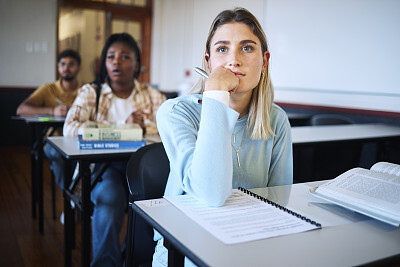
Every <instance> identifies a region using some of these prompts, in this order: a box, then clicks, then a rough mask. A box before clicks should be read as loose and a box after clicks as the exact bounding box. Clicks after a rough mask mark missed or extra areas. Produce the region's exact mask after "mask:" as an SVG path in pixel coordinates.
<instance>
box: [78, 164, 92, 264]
mask: <svg viewBox="0 0 400 267" xmlns="http://www.w3.org/2000/svg"><path fill="white" fill-rule="evenodd" d="M79 173H80V174H81V177H82V178H81V179H82V217H83V218H82V219H83V221H82V266H89V265H90V239H91V237H90V236H91V234H90V232H91V227H90V225H91V223H90V215H91V202H90V180H91V177H90V176H91V175H90V169H89V162H86V161H83V160H82V161H80V162H79Z"/></svg>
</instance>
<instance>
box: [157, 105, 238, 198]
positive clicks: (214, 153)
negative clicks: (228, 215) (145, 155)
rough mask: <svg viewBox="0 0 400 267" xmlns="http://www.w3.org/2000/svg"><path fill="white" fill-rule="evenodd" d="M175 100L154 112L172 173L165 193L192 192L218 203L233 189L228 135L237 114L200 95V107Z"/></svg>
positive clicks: (230, 132)
mask: <svg viewBox="0 0 400 267" xmlns="http://www.w3.org/2000/svg"><path fill="white" fill-rule="evenodd" d="M193 105H200V104H197V103H194V102H193V103H188V102H184V101H179V100H174V101H167V102H165V104H163V105H162V106H161V108H160V110H159V112H158V113H157V126H158V130H159V132H160V136H161V139H162V141H163V144H164V147H165V149H166V152H167V154H168V157H169V160H170V166H171V173H170V176H169V179H168V183H167V187H166V191H165V194H166V195H172V194H182V193H184V192H185V193H187V194H191V195H193V196H194V197H195V198H197V199H198V200H199V201H201V202H203V203H205V204H206V205H209V206H221V205H223V204H224V202H225V200H226V199H227V198H228V197H229V196H230V194H231V192H232V172H233V171H232V159H231V144H230V141H231V134H232V131H233V128H234V126H235V123H236V121H237V118H238V113H237V112H236V111H234V110H232V109H230V108H229V107H227V106H225V105H223V104H222V103H220V102H219V101H217V100H214V99H211V98H203V101H202V104H201V108H199V109H196V108H194V107H193Z"/></svg>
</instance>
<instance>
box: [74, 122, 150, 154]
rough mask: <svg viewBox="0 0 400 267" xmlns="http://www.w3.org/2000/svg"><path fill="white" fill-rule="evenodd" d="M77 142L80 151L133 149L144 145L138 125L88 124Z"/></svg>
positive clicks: (141, 131)
mask: <svg viewBox="0 0 400 267" xmlns="http://www.w3.org/2000/svg"><path fill="white" fill-rule="evenodd" d="M78 141H79V148H80V149H120V148H127V149H128V148H129V149H134V148H140V147H142V146H144V145H146V143H145V141H144V140H143V130H142V128H141V127H140V126H139V124H88V125H86V126H85V127H84V129H83V134H82V135H78Z"/></svg>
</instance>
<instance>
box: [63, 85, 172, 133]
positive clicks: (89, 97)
mask: <svg viewBox="0 0 400 267" xmlns="http://www.w3.org/2000/svg"><path fill="white" fill-rule="evenodd" d="M134 84H135V87H134V89H133V92H132V94H133V98H132V106H133V109H134V110H135V111H136V110H138V111H142V112H144V113H147V114H151V115H150V117H149V121H147V122H145V126H146V134H155V133H158V131H157V126H156V113H157V110H158V108H159V107H160V105H161V104H162V102H164V101H165V96H164V95H163V94H162V93H160V92H159V91H157V90H156V89H154V88H153V87H150V86H149V85H147V84H142V83H139V82H138V81H136V80H135V81H134ZM112 95H113V94H112V89H111V87H110V86H109V85H108V83H104V84H103V85H102V89H101V93H100V99H99V106H98V111H97V114H96V86H95V85H94V84H85V85H84V86H83V87H82V88H80V89H79V92H78V96H77V97H76V99H75V101H74V103H73V104H72V107H71V108H70V109H69V111H68V114H67V118H66V120H65V124H64V136H76V135H78V134H80V133H81V131H82V130H81V129H83V127H84V125H85V123H86V122H101V123H108V121H107V120H106V118H107V113H108V110H109V109H110V106H111V99H112Z"/></svg>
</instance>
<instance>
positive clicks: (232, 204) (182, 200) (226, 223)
mask: <svg viewBox="0 0 400 267" xmlns="http://www.w3.org/2000/svg"><path fill="white" fill-rule="evenodd" d="M165 198H166V199H167V200H168V201H169V202H171V203H172V204H173V205H174V206H176V207H177V208H179V209H180V210H182V211H183V212H184V213H185V214H186V215H187V216H189V217H190V218H191V219H193V220H194V221H195V222H197V223H198V224H200V225H201V226H202V227H203V228H205V229H206V230H207V231H209V232H210V233H211V234H213V235H214V236H215V237H216V238H218V239H220V240H221V241H222V242H223V243H225V244H235V243H240V242H247V241H253V240H258V239H263V238H269V237H274V236H280V235H288V234H294V233H299V232H303V231H309V230H312V229H317V228H319V227H317V226H315V225H313V224H311V223H309V222H307V221H305V220H302V219H300V218H298V217H295V216H293V215H291V214H289V213H287V212H284V211H283V210H280V209H278V208H276V207H274V206H272V205H270V204H267V203H265V202H263V201H261V200H259V199H257V198H255V197H252V196H250V195H248V194H246V193H244V192H242V191H240V190H238V189H234V190H233V191H232V195H231V196H230V197H229V198H228V200H227V201H226V203H225V204H224V206H222V207H218V208H215V207H207V206H204V205H202V204H201V203H199V202H198V201H197V200H196V199H194V198H193V197H191V196H190V195H179V196H165Z"/></svg>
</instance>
